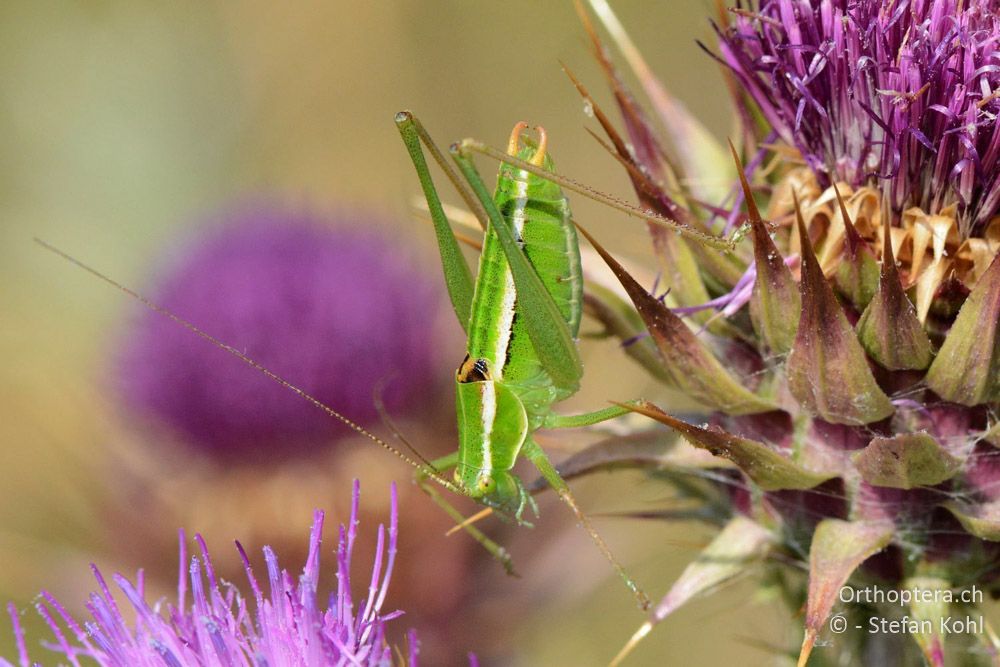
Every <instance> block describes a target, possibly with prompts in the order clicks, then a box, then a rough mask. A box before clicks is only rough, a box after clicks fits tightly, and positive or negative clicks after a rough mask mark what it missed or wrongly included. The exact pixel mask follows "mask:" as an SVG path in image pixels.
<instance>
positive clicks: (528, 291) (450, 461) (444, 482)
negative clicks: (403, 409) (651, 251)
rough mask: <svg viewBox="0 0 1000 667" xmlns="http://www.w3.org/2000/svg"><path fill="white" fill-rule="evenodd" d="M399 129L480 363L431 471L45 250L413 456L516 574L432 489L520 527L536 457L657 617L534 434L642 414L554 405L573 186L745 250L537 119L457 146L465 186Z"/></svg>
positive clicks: (569, 341) (574, 318) (699, 237)
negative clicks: (442, 189) (447, 196)
mask: <svg viewBox="0 0 1000 667" xmlns="http://www.w3.org/2000/svg"><path fill="white" fill-rule="evenodd" d="M396 124H397V126H398V128H399V130H400V133H401V135H402V137H403V140H404V142H405V144H406V146H407V149H408V150H409V153H410V157H411V159H412V160H413V163H414V166H415V167H416V170H417V174H418V176H419V178H420V182H421V185H422V187H423V190H424V194H425V196H426V198H427V204H428V207H429V210H430V212H431V217H432V221H433V223H434V227H435V232H436V234H437V239H438V246H439V249H440V253H441V258H442V267H443V269H444V274H445V280H446V283H447V287H448V292H449V296H450V298H451V302H452V306H453V307H454V309H455V312H456V314H457V315H458V318H459V321H460V323H461V324H462V326H463V327H464V328H465V329H466V332H467V334H468V346H467V355H466V358H465V360H464V361H463V362H462V364H461V366H460V367H459V369H458V372H457V376H456V380H457V382H456V392H457V397H456V398H457V400H456V404H457V409H458V420H459V449H458V451H456V452H455V453H453V454H451V455H448V456H445V457H443V458H441V459H438V460H436V461H433V462H430V463H428V462H426V461H424V460H423V458H422V457H419V455H418V458H420V459H421V460H420V461H418V460H416V459H414V458H413V457H411V456H409V455H407V454H406V453H404V452H402V451H400V450H399V449H397V448H396V447H393V446H392V445H390V444H389V443H387V442H385V441H384V440H382V439H381V438H379V437H377V436H375V435H374V434H372V433H370V432H369V431H368V430H366V429H365V428H363V427H361V426H360V425H358V424H357V423H355V422H354V421H352V420H351V419H349V418H348V417H347V416H345V415H343V414H341V413H339V412H337V411H336V410H334V409H333V408H331V407H329V406H327V405H325V404H323V403H322V402H320V401H319V400H318V399H316V398H315V397H313V396H311V395H309V394H308V393H307V392H305V391H303V390H302V389H301V388H299V387H296V386H295V385H293V384H291V383H289V382H287V381H286V380H284V379H283V378H281V377H279V376H278V375H277V374H275V373H274V372H272V371H270V370H269V369H267V368H265V367H264V366H262V365H261V364H259V363H258V362H256V361H254V360H253V359H251V358H250V357H248V356H246V355H245V354H243V353H242V352H240V351H239V350H238V349H236V348H234V347H232V346H231V345H229V344H227V343H226V342H224V341H221V340H219V339H217V338H214V337H213V336H211V335H210V334H208V333H206V332H204V331H203V330H201V329H200V328H198V327H197V326H196V325H195V324H193V323H191V322H188V321H187V320H184V319H183V318H181V317H179V316H177V315H176V314H174V313H172V312H170V311H168V310H166V309H164V308H162V307H160V306H158V305H157V304H155V303H153V302H152V301H150V300H148V299H146V298H145V297H143V296H142V295H140V294H138V293H136V292H135V291H133V290H131V289H129V288H127V287H125V286H123V285H121V284H120V283H118V282H116V281H114V280H113V279H111V278H109V277H108V276H106V275H104V274H103V273H101V272H100V271H97V270H96V269H94V268H92V267H90V266H88V265H87V264H85V263H83V262H81V261H79V260H77V259H75V258H74V257H72V256H70V255H68V254H66V253H64V252H63V251H61V250H59V249H58V248H55V247H53V246H51V245H49V244H48V243H45V242H44V241H40V240H38V241H37V242H38V243H39V245H41V246H42V247H44V248H46V249H48V250H50V251H52V252H54V253H55V254H57V255H59V256H61V257H63V258H64V259H66V260H68V261H70V262H72V263H73V264H76V265H77V266H79V267H81V268H83V269H84V270H86V271H88V272H90V273H91V274H93V275H94V276H96V277H97V278H99V279H101V280H102V281H104V282H106V283H108V284H110V285H112V286H114V287H116V288H118V289H119V290H121V291H123V292H125V293H126V294H128V295H130V296H131V297H133V298H135V299H137V300H138V301H139V302H141V303H142V304H143V305H145V306H146V307H148V308H150V309H152V310H154V311H156V312H158V313H160V314H161V315H163V316H165V317H168V318H169V319H172V320H174V321H175V322H177V323H178V324H180V325H181V326H183V327H185V328H187V329H189V330H190V331H192V332H193V333H194V334H196V335H198V336H200V337H202V338H204V339H205V340H207V341H208V342H210V343H212V344H214V345H216V346H218V347H220V348H222V349H224V350H226V351H227V352H229V353H230V354H232V355H234V356H236V357H238V358H239V359H241V360H242V361H243V362H245V363H246V364H248V365H250V366H251V367H253V368H254V369H255V370H257V371H258V372H260V373H262V374H264V375H265V376H267V377H268V378H270V379H271V380H273V381H275V382H278V383H279V384H281V385H283V386H284V387H286V388H287V389H289V390H290V391H292V392H294V393H296V394H298V395H299V396H301V397H302V398H303V399H305V400H307V401H309V402H310V403H312V404H314V405H315V406H316V407H318V408H319V409H321V410H323V411H324V412H325V413H326V414H328V415H329V416H331V417H333V418H335V419H337V420H339V421H341V422H343V423H344V424H345V425H347V426H348V427H350V428H352V429H353V430H355V431H357V432H358V433H360V434H362V435H364V436H366V437H367V438H369V439H371V440H373V441H374V442H376V443H377V444H379V445H380V446H381V447H383V448H385V449H386V450H388V451H390V452H392V453H393V454H395V455H396V456H398V457H399V458H401V459H402V460H404V461H406V462H407V463H408V464H410V465H411V466H413V467H414V468H416V469H417V471H418V473H417V475H418V481H419V483H420V485H421V487H422V488H423V489H424V490H425V491H426V492H427V493H428V494H429V495H430V496H431V498H433V499H434V500H435V502H437V503H438V504H439V505H441V507H443V508H444V509H445V511H446V512H447V513H448V514H449V516H451V517H452V518H453V519H455V520H456V521H457V522H459V526H460V527H461V528H462V529H463V530H465V531H466V532H467V533H469V534H470V535H471V536H472V537H473V538H475V539H476V540H477V541H478V542H480V543H481V544H482V545H483V546H484V547H485V548H486V549H487V550H488V551H489V552H490V553H491V554H492V555H493V556H494V557H496V558H497V559H498V560H499V561H500V562H501V563H502V564H503V565H504V567H505V568H506V569H507V570H508V571H511V572H512V571H513V569H512V565H511V561H510V557H509V555H508V554H507V552H506V550H504V549H503V548H502V547H501V546H499V545H498V544H496V543H495V542H494V541H492V540H491V539H489V538H488V537H487V536H486V535H484V534H483V533H482V532H481V531H480V530H479V529H478V528H476V527H475V526H474V525H472V520H467V519H465V518H464V517H463V515H462V514H461V513H459V512H458V510H457V509H455V508H454V507H453V506H452V505H451V504H450V503H449V502H448V501H447V500H446V499H445V498H444V497H443V496H441V494H440V493H439V492H438V490H437V489H436V488H434V486H433V485H432V484H431V483H430V482H434V483H436V484H437V485H439V486H441V487H443V488H445V489H448V490H449V491H451V492H453V493H456V494H458V495H463V496H466V497H469V498H471V499H473V500H475V501H477V502H478V503H480V504H482V505H485V506H486V507H487V510H489V511H496V512H498V513H503V514H507V515H511V516H513V518H514V519H515V520H516V521H518V522H519V523H525V522H524V521H523V520H522V514H523V512H524V510H525V508H527V507H532V508H534V501H533V499H532V498H531V495H530V494H529V493H528V492H527V490H526V489H525V487H524V485H523V484H522V482H521V481H520V480H519V479H518V478H517V477H516V476H515V475H514V474H513V473H512V472H511V470H512V468H513V466H514V464H515V463H516V461H517V457H518V456H520V455H521V454H523V455H524V456H525V457H526V458H527V459H528V460H529V461H531V462H532V463H533V464H534V465H535V467H536V468H537V469H538V471H539V473H540V474H541V475H542V477H543V478H544V479H545V480H546V481H547V482H548V484H549V485H550V486H551V487H552V488H553V489H554V490H555V491H556V493H557V494H558V495H559V497H560V498H561V499H562V500H563V502H565V503H566V504H567V505H568V506H569V507H570V508H571V509H572V511H573V512H574V514H575V515H576V517H577V519H578V520H579V522H580V523H581V524H582V525H583V527H584V528H585V529H586V530H587V531H588V533H589V534H590V536H591V537H592V539H593V540H594V542H595V543H596V544H597V546H598V547H599V548H600V550H601V552H602V553H603V555H604V556H605V557H606V558H607V559H608V561H609V562H610V563H611V564H612V566H613V567H614V569H615V570H616V571H617V573H618V574H619V575H620V576H621V578H622V580H623V581H624V582H625V583H626V585H627V586H628V588H629V589H630V590H631V591H632V592H633V593H634V595H635V596H636V599H637V601H638V603H639V605H640V606H641V607H643V608H647V607H648V606H649V599H648V597H647V596H646V595H645V593H643V592H642V590H641V589H640V588H639V587H638V586H637V585H636V583H635V582H634V581H633V580H632V578H631V577H630V576H629V575H628V574H627V573H626V572H625V570H624V568H622V566H621V565H620V564H619V563H618V561H617V560H616V559H615V557H614V555H613V554H612V553H611V550H610V549H609V548H608V546H607V545H606V543H605V542H604V540H603V539H602V538H601V536H600V535H599V534H598V533H597V532H596V530H594V528H593V526H592V525H591V524H590V521H589V519H588V518H587V516H586V515H585V514H584V513H583V512H582V511H581V510H580V508H579V506H578V505H577V503H576V501H575V499H574V498H573V496H572V494H571V493H570V490H569V487H568V485H567V484H566V482H565V480H563V478H562V477H561V476H560V474H559V472H558V471H557V470H556V468H555V467H554V466H553V465H552V463H551V462H550V461H549V459H548V456H547V455H546V454H545V452H544V451H543V450H542V449H541V447H540V446H539V445H538V444H537V442H535V440H534V439H533V438H532V434H533V433H534V432H535V431H536V430H538V429H542V428H568V427H580V426H586V425H590V424H596V423H599V422H602V421H606V420H609V419H613V418H615V417H618V416H621V415H623V414H626V413H627V412H629V409H628V408H627V407H624V406H617V405H616V406H612V407H609V408H605V409H602V410H597V411H595V412H591V413H586V414H582V415H573V416H563V415H558V414H556V413H554V412H552V410H551V408H552V405H553V404H554V403H557V402H559V401H561V400H564V399H565V398H568V397H569V396H571V395H573V394H574V393H576V391H577V389H578V387H579V381H580V377H581V375H582V365H581V363H580V358H579V354H578V352H577V349H576V342H575V337H576V335H577V332H578V330H579V325H580V319H581V313H582V286H583V279H582V275H581V271H580V256H579V247H578V245H577V238H576V231H575V223H574V222H573V220H572V218H571V216H570V212H569V207H568V204H567V202H566V198H565V196H564V195H563V193H562V189H563V188H565V189H567V190H572V191H574V192H578V193H580V194H583V195H584V196H587V197H589V198H592V199H595V200H597V201H600V202H603V203H605V204H607V205H609V206H611V207H612V208H615V209H618V210H620V211H622V212H624V213H627V214H629V215H633V216H636V217H639V218H642V219H644V220H647V221H649V222H652V223H654V224H661V225H665V226H667V227H669V228H671V229H673V230H674V231H676V232H677V233H678V234H682V235H685V236H688V237H691V238H692V240H694V241H696V242H699V243H703V244H705V245H707V246H710V247H714V248H718V249H721V250H731V249H732V248H733V247H734V246H735V243H736V239H735V238H730V239H722V238H718V237H714V236H711V235H708V234H704V233H701V232H699V231H697V230H694V229H691V228H689V227H685V226H682V225H680V224H679V223H677V222H675V221H672V220H668V219H666V218H662V217H660V216H658V215H657V214H655V213H652V212H650V211H644V210H642V209H639V208H637V207H635V206H632V205H630V204H628V203H626V202H624V201H621V200H618V199H616V198H614V197H611V196H609V195H605V194H603V193H600V192H597V191H595V190H592V189H590V188H588V187H586V186H584V185H581V184H579V183H577V182H576V181H573V180H571V179H568V178H566V177H563V176H560V175H558V174H556V173H555V172H554V171H553V165H552V161H551V158H550V157H549V155H548V153H547V146H546V137H545V133H544V130H542V129H541V128H537V129H538V133H539V141H538V143H537V144H536V143H534V142H531V141H530V140H525V139H524V138H522V137H521V134H522V132H523V131H524V130H525V129H527V125H526V124H524V123H519V124H518V125H516V126H515V128H514V131H513V133H512V135H511V140H510V144H509V147H508V151H507V153H503V152H500V151H497V150H495V149H493V148H490V147H489V146H486V145H485V144H482V143H481V142H478V141H475V140H471V139H466V140H464V141H462V142H460V143H457V144H454V145H452V146H451V149H450V153H451V155H452V157H453V158H454V160H455V163H456V164H457V165H458V168H459V171H460V172H461V174H462V176H463V177H464V181H463V180H462V178H460V177H459V174H458V173H457V172H456V171H455V169H454V168H453V167H452V166H451V165H450V164H449V163H448V162H447V161H446V159H445V158H444V156H443V155H442V153H441V152H440V150H439V149H438V148H437V147H436V146H435V145H434V143H433V142H432V141H431V140H430V137H429V135H428V134H427V132H426V131H425V130H424V129H423V127H422V126H421V124H420V123H419V121H418V120H417V119H416V118H415V117H414V116H413V115H412V114H410V113H408V112H401V113H399V114H397V115H396ZM421 144H423V146H425V147H426V148H427V150H428V152H430V153H431V155H432V156H433V158H434V160H435V162H437V163H438V165H439V166H440V167H441V168H442V170H443V171H444V172H445V173H446V174H447V176H448V178H449V180H451V181H452V183H453V184H454V185H455V187H456V188H457V190H458V191H459V193H460V194H461V196H462V198H463V199H464V200H465V203H466V204H467V205H468V207H469V208H470V210H471V211H472V212H473V213H474V214H475V215H476V217H477V218H478V219H479V221H480V223H481V225H482V226H483V229H484V231H485V237H484V244H483V251H482V254H481V257H480V266H479V273H478V275H477V279H476V281H475V282H473V279H472V275H471V272H470V270H469V267H468V265H467V264H466V263H465V259H464V258H463V256H462V254H461V251H460V250H459V248H458V243H457V240H456V237H455V234H454V232H453V231H452V229H451V227H450V226H449V223H448V220H447V218H446V217H445V214H444V212H443V209H442V205H441V202H440V199H439V197H438V195H437V192H436V190H435V188H434V185H433V181H432V178H431V175H430V171H429V169H428V166H427V163H426V160H425V159H424V153H423V150H422V148H421ZM522 144H524V146H523V147H522ZM472 153H481V154H484V155H487V156H489V157H492V158H494V159H497V160H499V161H500V162H501V163H502V164H501V167H500V174H499V178H498V187H497V192H496V195H495V197H491V196H490V195H489V193H488V191H487V189H486V186H485V184H484V182H483V180H482V177H481V176H480V175H479V173H478V171H477V170H476V168H475V166H474V165H473V163H472V159H471V154H472ZM449 469H454V470H455V475H454V479H453V480H448V479H446V478H445V477H443V476H442V475H441V473H442V472H443V471H446V470H449ZM480 514H483V513H480ZM477 516H478V515H477ZM474 518H476V517H474Z"/></svg>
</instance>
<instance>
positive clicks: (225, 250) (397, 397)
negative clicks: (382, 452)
mask: <svg viewBox="0 0 1000 667" xmlns="http://www.w3.org/2000/svg"><path fill="white" fill-rule="evenodd" d="M220 218H221V220H220V222H219V223H218V224H216V225H214V226H212V227H210V228H209V229H208V230H207V231H205V232H202V233H200V234H198V235H197V236H196V237H195V238H193V239H192V240H190V241H189V242H188V243H187V244H186V245H184V246H183V247H181V248H180V249H179V251H177V252H176V253H175V256H176V258H177V259H176V261H175V262H174V265H173V266H171V267H169V270H168V271H166V272H165V273H164V275H163V276H162V277H161V278H160V280H159V282H158V283H157V285H156V286H155V289H154V290H152V292H151V294H150V296H151V298H152V299H153V300H154V301H155V302H156V303H158V304H160V305H161V306H163V307H165V308H167V309H168V310H171V311H173V312H175V313H177V314H178V315H180V316H181V317H184V318H185V319H187V320H189V321H191V322H194V323H196V324H197V325H198V326H199V327H200V328H202V329H203V330H205V331H206V332H208V333H209V334H211V335H213V336H215V337H216V338H218V339H219V340H222V341H225V342H226V343H227V344H229V345H231V346H232V347H234V348H236V349H238V350H240V351H241V352H244V353H245V354H247V355H248V356H249V357H251V358H253V359H254V360H256V361H258V362H260V363H261V364H262V365H263V366H265V367H267V368H268V369H270V370H272V371H274V372H275V373H277V374H278V375H280V376H281V377H283V378H285V379H286V380H288V381H289V382H291V383H292V384H295V385H297V386H298V387H300V388H302V389H303V390H305V391H306V392H308V393H310V394H312V395H313V396H315V397H316V398H317V399H319V400H320V401H322V402H324V403H326V404H327V405H330V406H332V407H334V408H335V409H337V410H338V411H340V412H342V413H344V414H346V415H350V416H351V418H352V419H353V420H355V421H358V422H360V423H366V422H370V421H372V420H373V419H375V418H376V417H377V412H376V409H375V407H374V406H375V403H374V401H373V395H374V394H375V392H376V390H377V388H378V387H379V385H380V384H382V383H384V398H385V403H386V406H387V408H388V409H389V410H391V411H392V410H400V409H405V408H407V407H413V406H414V405H415V404H416V401H417V400H418V397H421V396H426V395H427V394H428V388H433V387H434V386H435V380H434V372H433V368H434V363H433V360H434V358H435V352H434V351H435V350H436V349H437V347H436V346H435V344H434V341H435V324H434V323H435V313H436V312H437V307H438V300H437V297H438V292H437V291H436V290H435V289H434V287H433V285H434V282H433V280H432V279H431V278H430V277H428V276H424V275H423V274H421V272H420V271H419V270H417V269H416V268H415V265H414V263H413V262H412V261H410V260H408V259H407V257H406V254H405V253H403V252H401V250H400V248H399V247H397V246H396V245H395V244H393V243H391V242H390V241H389V240H387V239H386V238H385V237H384V236H382V235H380V234H379V233H378V232H376V231H373V230H372V229H370V228H369V227H370V225H371V224H372V221H371V220H370V219H368V217H366V216H362V215H350V216H349V215H344V216H342V219H340V220H335V221H333V222H336V223H340V224H341V226H331V225H330V224H328V223H329V222H331V221H329V220H327V219H326V218H324V217H322V216H318V215H314V214H312V213H308V212H305V211H302V210H294V209H288V208H286V207H283V206H279V205H276V204H262V205H247V206H243V207H242V208H236V209H234V210H232V211H229V212H227V213H224V214H222V215H221V216H220ZM347 223H351V224H352V226H350V227H348V226H343V225H345V224H347ZM118 378H119V384H120V385H121V394H122V396H123V398H124V400H125V401H126V402H127V403H128V404H129V405H130V406H131V407H132V408H133V409H134V410H135V412H136V413H138V414H140V415H144V416H149V417H152V418H154V419H156V420H158V421H159V422H160V423H162V424H164V425H166V426H167V427H169V428H171V429H172V430H173V431H175V432H176V433H178V434H180V435H181V436H183V437H185V438H186V439H187V440H188V441H190V442H191V443H193V444H195V445H197V446H199V447H201V448H202V449H203V450H205V451H206V452H208V453H210V454H212V455H214V456H218V457H223V458H229V459H232V458H237V457H248V456H249V457H260V458H269V459H273V458H275V457H281V456H287V455H290V454H294V453H298V452H300V451H306V450H308V448H309V447H310V446H312V445H314V444H315V443H317V442H321V441H324V440H328V439H329V438H331V437H335V436H336V435H337V434H340V433H342V432H343V429H342V427H340V426H339V425H338V424H337V423H336V422H334V421H333V420H331V419H329V418H327V417H326V416H325V415H323V414H322V413H321V412H319V411H318V410H316V409H315V408H314V407H313V406H311V405H309V404H308V403H307V402H305V401H303V400H302V399H301V398H300V397H299V396H296V395H295V394H293V393H292V392H290V391H288V390H287V389H286V388H284V387H281V386H279V385H278V384H277V383H275V382H273V381H272V380H270V379H268V378H266V377H263V376H262V375H261V374H260V373H258V372H256V371H255V370H253V369H251V368H249V367H247V366H246V364H244V363H242V362H241V361H240V360H238V359H235V358H233V357H232V355H230V354H227V353H226V352H225V351H223V350H219V349H216V348H214V347H212V346H210V345H206V344H205V342H204V341H202V340H199V339H198V338H197V337H195V336H192V335H191V333H190V332H189V331H186V330H184V329H183V328H181V327H178V326H177V325H176V324H175V323H174V322H171V321H169V320H167V319H166V318H164V317H162V316H160V315H159V314H157V313H153V312H150V311H148V310H145V309H144V310H143V312H141V313H139V314H138V316H137V318H136V320H135V321H134V323H133V324H132V326H131V327H130V328H129V330H128V331H127V333H126V336H125V341H124V351H123V352H122V353H121V354H120V358H119V364H118Z"/></svg>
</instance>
